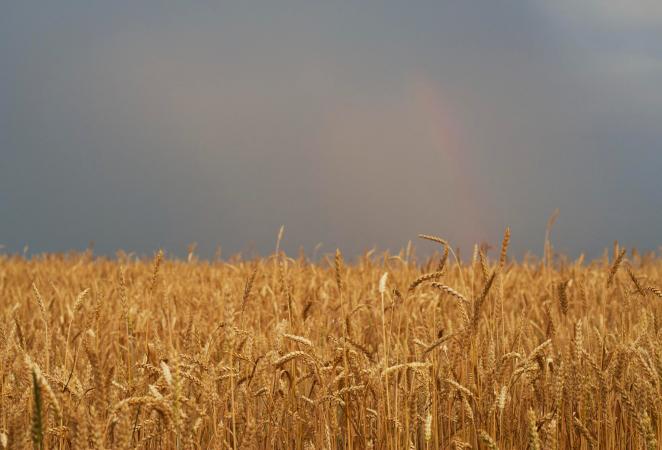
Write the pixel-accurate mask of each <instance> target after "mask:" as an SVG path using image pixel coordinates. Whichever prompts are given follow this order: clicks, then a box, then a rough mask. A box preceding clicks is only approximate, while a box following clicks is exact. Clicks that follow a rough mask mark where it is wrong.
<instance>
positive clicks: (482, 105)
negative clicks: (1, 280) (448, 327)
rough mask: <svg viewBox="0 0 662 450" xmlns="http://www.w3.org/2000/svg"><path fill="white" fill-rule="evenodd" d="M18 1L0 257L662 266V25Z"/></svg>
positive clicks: (641, 4)
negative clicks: (492, 249) (616, 248)
mask: <svg viewBox="0 0 662 450" xmlns="http://www.w3.org/2000/svg"><path fill="white" fill-rule="evenodd" d="M660 5H661V4H660V3H658V2H654V1H652V0H634V1H632V2H627V3H622V2H618V1H616V0H606V1H598V0H585V1H578V2H570V1H569V0H560V1H552V0H534V1H532V2H505V3H499V4H496V3H493V2H447V3H446V2H427V1H420V2H413V3H408V4H404V3H401V2H391V1H389V2H370V1H368V2H361V3H359V4H351V3H348V2H324V3H320V4H317V3H315V4H313V3H312V2H301V1H289V0H288V1H284V2H278V3H277V4H276V3H275V2H264V3H260V2H240V3H239V2H237V3H232V2H221V3H218V4H216V3H213V2H205V1H193V2H188V3H187V4H186V5H178V4H175V3H167V4H165V3H162V2H152V1H147V2H141V3H135V2H127V1H117V2H82V1H79V0H66V1H63V2H58V3H50V4H48V3H47V4H37V3H36V2H30V1H26V2H12V4H9V5H5V8H4V9H3V14H2V16H0V61H1V62H2V65H3V71H2V72H0V155H1V161H0V214H1V215H2V218H1V219H0V245H4V248H2V249H0V252H10V253H14V252H21V251H22V249H23V247H24V246H25V245H27V246H29V249H30V252H31V253H42V252H64V251H68V250H84V249H85V248H86V247H87V245H88V243H89V242H90V241H94V242H95V252H96V253H98V254H105V255H113V254H114V253H115V251H116V250H118V249H124V250H126V251H129V252H131V251H133V252H136V253H137V254H142V255H149V254H152V253H153V252H154V251H155V250H156V249H158V248H164V249H166V250H167V251H168V252H169V253H171V254H175V255H179V256H184V255H186V249H187V246H188V244H189V243H191V242H197V243H198V253H199V254H200V255H201V256H202V257H206V258H208V257H211V256H212V255H213V254H214V252H215V250H216V248H217V246H219V245H220V246H221V247H222V249H223V255H225V256H227V255H230V254H234V253H237V252H240V251H243V252H247V254H250V252H252V251H254V252H257V253H260V254H268V253H270V252H271V251H273V249H274V246H275V241H276V235H277V233H278V229H279V227H280V226H281V225H283V224H284V225H285V237H284V240H283V243H282V247H283V248H284V249H285V250H286V251H287V252H288V253H289V254H296V253H297V251H298V248H299V247H300V246H303V248H304V249H305V250H306V252H307V253H309V254H310V253H312V252H313V249H314V248H315V246H316V245H317V244H318V243H320V242H321V243H322V244H323V246H322V247H321V249H320V250H319V251H320V252H322V253H324V252H331V251H333V249H335V248H336V247H338V248H341V249H342V250H343V252H344V253H345V254H346V255H347V256H348V258H349V257H351V256H352V255H357V254H359V253H361V252H363V251H365V250H366V249H369V248H372V247H376V248H378V249H380V250H384V249H390V250H392V251H397V250H399V249H400V248H402V247H404V246H406V245H407V242H408V241H409V240H411V241H413V242H414V243H415V244H416V247H417V248H418V249H420V250H421V251H422V250H423V249H426V248H429V246H430V244H426V243H424V242H416V241H417V238H416V236H417V234H418V233H429V234H437V235H440V236H443V237H444V238H446V239H448V240H449V241H450V242H451V243H452V244H453V245H454V246H460V247H461V248H462V249H463V253H464V254H465V255H467V254H469V253H470V252H471V248H472V245H473V243H480V242H488V243H490V244H491V245H493V246H498V245H499V242H500V240H501V236H502V234H503V230H504V228H505V227H506V226H507V225H509V226H510V227H511V229H512V254H513V255H515V256H517V257H521V256H522V254H524V252H526V251H529V252H532V253H534V254H538V255H540V254H542V249H543V241H544V236H545V225H546V223H547V219H548V217H549V216H550V214H552V212H553V211H554V210H555V209H556V208H558V209H559V210H560V216H559V219H558V221H557V223H556V225H555V227H554V232H553V243H554V245H555V248H556V250H558V251H563V252H568V253H569V254H570V255H571V256H576V255H578V254H579V253H581V252H586V254H587V255H588V256H589V257H597V256H600V254H601V252H602V251H603V249H605V248H610V247H611V245H612V243H613V241H614V240H619V242H621V244H622V245H624V246H627V247H637V248H639V249H640V250H642V251H646V250H657V249H658V248H659V246H660V245H662V239H661V238H660V234H659V231H660V230H662V201H661V200H660V198H661V194H662V176H660V169H662V127H661V126H660V124H662V90H660V86H662V6H660Z"/></svg>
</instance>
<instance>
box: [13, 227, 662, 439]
mask: <svg viewBox="0 0 662 450" xmlns="http://www.w3.org/2000/svg"><path fill="white" fill-rule="evenodd" d="M422 238H423V239H422V240H420V241H419V242H418V243H417V247H418V248H419V249H423V248H424V249H425V250H426V251H427V250H432V249H434V251H435V252H434V254H433V256H431V257H426V258H417V257H416V256H415V255H414V251H413V250H412V248H411V247H408V248H407V250H404V251H402V252H401V253H400V254H397V255H391V254H388V253H381V254H375V253H374V252H372V253H367V254H365V255H363V256H361V257H359V258H357V259H356V260H354V261H349V260H348V261H345V260H344V258H343V255H342V254H341V252H339V251H338V252H337V253H336V254H335V255H329V256H328V257H326V258H323V259H322V260H320V261H316V262H311V261H310V260H308V259H306V258H305V257H304V256H299V257H296V258H292V257H289V256H287V255H286V254H284V253H283V252H281V251H279V250H278V246H277V250H276V252H275V253H274V254H273V255H272V256H270V257H265V258H260V259H254V260H242V259H241V258H233V259H230V260H228V261H213V262H209V261H202V260H198V259H197V258H196V257H195V255H194V254H192V253H191V254H190V255H189V258H188V259H186V260H177V259H171V258H168V257H165V256H163V254H162V253H161V252H159V253H157V254H156V255H155V256H154V257H153V258H136V257H134V256H131V255H127V254H120V255H118V256H117V257H116V258H112V259H108V258H102V257H93V256H92V255H91V254H90V253H76V254H66V255H63V254H47V255H42V256H38V257H33V258H29V259H28V258H24V257H22V256H19V255H4V256H1V257H0V377H1V378H0V447H3V448H10V449H21V448H39V449H42V448H48V449H69V448H73V449H87V448H92V449H102V448H112V449H128V448H145V449H155V448H166V449H207V448H210V449H212V448H213V449H252V448H268V449H297V450H304V449H305V450H309V449H327V450H331V449H350V448H356V449H403V450H409V449H425V450H429V449H468V448H473V449H487V448H489V449H497V448H498V449H532V450H533V449H592V448H593V449H648V450H652V449H656V448H660V446H659V444H658V442H660V440H661V438H662V402H661V400H662V399H661V391H660V384H661V383H662V298H661V297H662V292H661V291H660V287H661V286H662V259H661V258H659V257H657V256H656V255H655V254H638V253H637V252H636V251H634V250H627V251H626V249H624V248H620V247H619V246H618V244H614V249H613V251H612V250H611V249H610V250H609V252H605V254H604V256H603V257H602V258H600V259H598V260H595V261H591V262H587V261H584V260H583V258H579V259H578V260H574V261H572V260H569V259H567V258H565V257H563V256H562V255H556V254H555V253H554V250H553V248H552V246H551V244H550V243H549V241H547V243H546V245H545V255H544V257H542V258H541V259H534V258H526V259H524V260H522V261H518V262H515V261H513V260H512V259H511V258H509V257H508V243H509V239H510V232H509V231H508V230H507V231H506V233H505V235H504V239H503V242H502V243H501V244H500V246H497V248H496V250H489V248H488V247H486V246H476V247H475V248H474V251H473V253H472V254H470V255H468V257H466V258H465V259H466V260H461V259H460V258H459V255H457V253H458V252H457V251H453V250H452V248H451V247H449V246H448V244H447V243H446V242H445V241H444V240H443V239H440V238H436V237H434V236H425V235H423V236H422ZM499 247H500V248H499ZM427 254H430V253H427Z"/></svg>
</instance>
